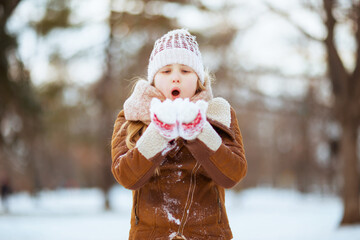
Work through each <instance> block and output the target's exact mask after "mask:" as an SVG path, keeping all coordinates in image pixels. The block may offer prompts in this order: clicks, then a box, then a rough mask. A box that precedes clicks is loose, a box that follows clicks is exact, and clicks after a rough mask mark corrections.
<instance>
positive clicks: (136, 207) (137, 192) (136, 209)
mask: <svg viewBox="0 0 360 240" xmlns="http://www.w3.org/2000/svg"><path fill="white" fill-rule="evenodd" d="M139 198H140V189H139V190H135V201H136V202H135V225H138V224H139V220H140V219H139V214H138V207H139Z"/></svg>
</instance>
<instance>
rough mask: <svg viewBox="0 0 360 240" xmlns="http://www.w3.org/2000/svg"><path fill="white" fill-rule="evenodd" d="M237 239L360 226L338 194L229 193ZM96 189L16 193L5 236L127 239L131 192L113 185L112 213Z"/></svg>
mask: <svg viewBox="0 0 360 240" xmlns="http://www.w3.org/2000/svg"><path fill="white" fill-rule="evenodd" d="M226 197H227V202H226V206H227V212H228V216H229V221H230V225H231V228H232V231H233V234H234V239H236V240H237V239H243V240H260V239H261V240H264V239H266V240H282V239H284V240H285V239H286V240H300V239H301V240H360V225H357V226H352V227H341V228H339V227H338V225H339V221H340V219H341V214H342V205H341V202H340V200H339V199H338V198H336V197H330V196H327V197H324V196H320V195H317V194H309V195H301V194H299V193H297V192H295V191H291V190H274V189H269V188H257V189H249V190H245V191H243V192H241V193H240V194H236V193H233V192H230V191H229V192H227V195H226ZM102 201H103V200H102V195H101V192H100V191H99V190H97V189H86V190H58V191H49V192H46V191H45V192H41V194H40V195H39V197H38V198H36V199H34V198H31V197H29V195H28V194H26V193H20V194H16V195H14V196H12V197H11V198H10V201H9V208H10V211H9V212H10V213H8V214H5V213H4V212H3V210H4V209H3V208H2V207H0V240H13V239H16V240H18V239H19V240H20V239H27V240H57V239H59V240H60V239H62V240H63V239H66V240H83V239H86V240H92V239H94V240H98V239H99V240H100V239H107V240H115V239H117V240H126V239H127V238H128V231H129V219H130V210H131V209H130V208H131V191H128V190H125V189H123V188H121V187H114V188H113V189H112V191H111V204H112V206H113V209H114V210H113V211H110V212H104V211H102V204H103V202H102Z"/></svg>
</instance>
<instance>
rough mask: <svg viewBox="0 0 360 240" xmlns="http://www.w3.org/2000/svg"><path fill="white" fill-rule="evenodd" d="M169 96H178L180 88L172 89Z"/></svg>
mask: <svg viewBox="0 0 360 240" xmlns="http://www.w3.org/2000/svg"><path fill="white" fill-rule="evenodd" d="M171 96H173V97H175V98H176V97H179V96H180V89H179V88H174V89H173V90H172V91H171Z"/></svg>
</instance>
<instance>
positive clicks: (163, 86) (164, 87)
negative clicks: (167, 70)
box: [154, 77, 169, 96]
mask: <svg viewBox="0 0 360 240" xmlns="http://www.w3.org/2000/svg"><path fill="white" fill-rule="evenodd" d="M168 85H169V84H168V81H166V79H164V78H161V77H157V78H155V79H154V86H155V87H156V88H157V89H158V90H159V91H160V92H161V93H162V94H164V95H165V96H166V94H167V91H168V88H169V87H168Z"/></svg>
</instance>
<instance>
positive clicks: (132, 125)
mask: <svg viewBox="0 0 360 240" xmlns="http://www.w3.org/2000/svg"><path fill="white" fill-rule="evenodd" d="M139 80H141V79H139V78H137V81H135V83H134V85H133V87H132V90H131V92H133V91H134V88H135V85H136V83H137V82H138V81H139ZM213 81H214V76H213V75H212V74H210V73H209V72H208V71H205V83H206V84H211V82H213ZM151 85H152V86H154V82H152V83H151ZM204 90H206V86H204V84H202V83H201V81H200V79H199V78H198V81H197V88H196V91H195V94H197V93H199V92H202V91H204ZM125 127H126V139H125V143H126V146H127V147H128V149H133V148H134V147H135V145H136V142H137V141H138V140H139V138H140V137H141V135H142V133H143V132H145V130H146V128H147V125H146V124H145V123H144V122H142V121H130V120H126V122H125V123H124V124H123V125H122V126H121V128H120V132H121V131H122V130H123V129H124V128H125ZM155 173H156V174H157V175H159V174H160V169H159V167H158V168H156V169H155Z"/></svg>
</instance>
